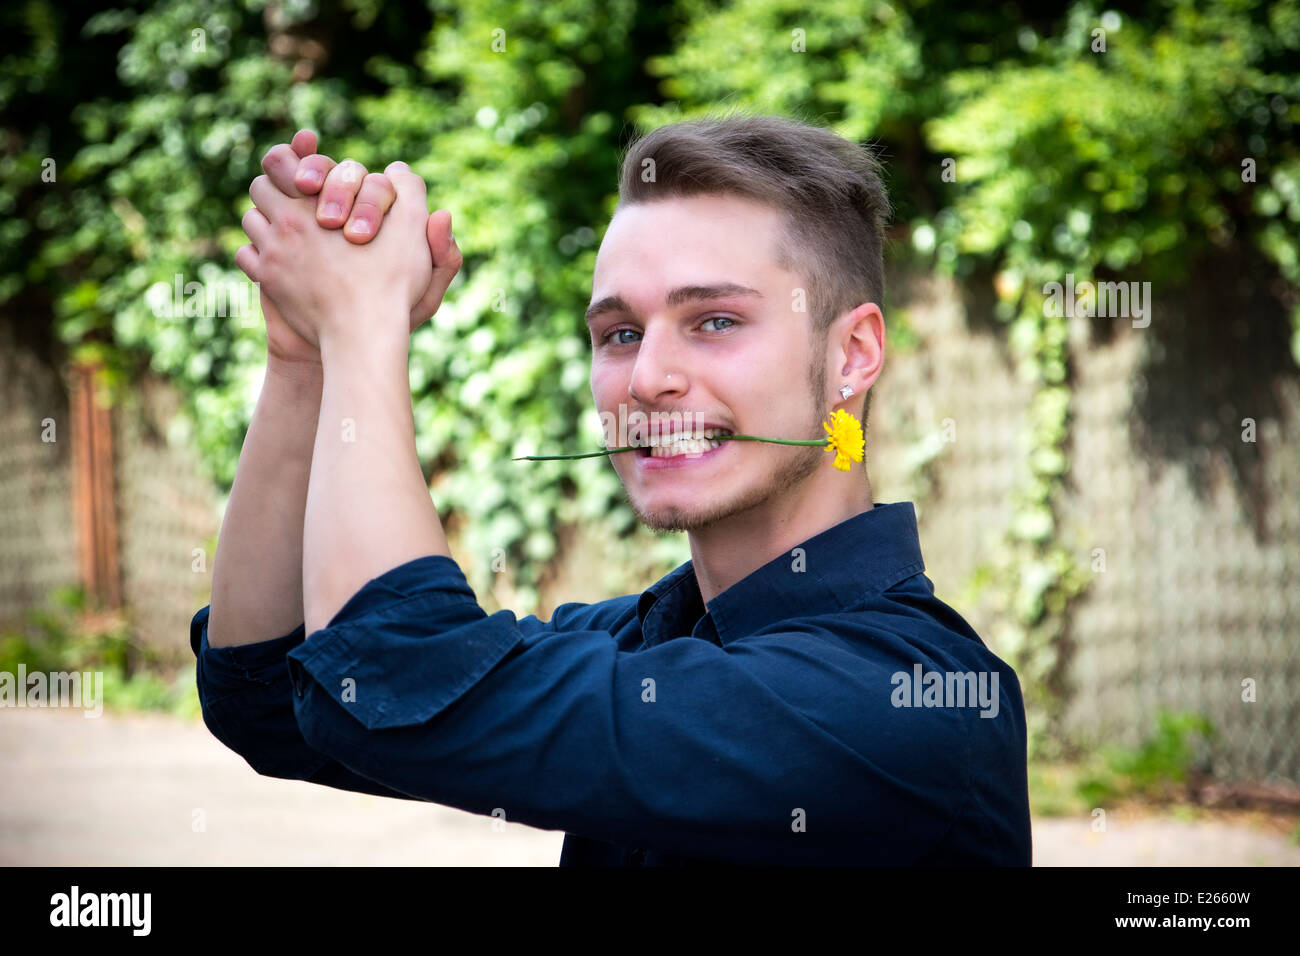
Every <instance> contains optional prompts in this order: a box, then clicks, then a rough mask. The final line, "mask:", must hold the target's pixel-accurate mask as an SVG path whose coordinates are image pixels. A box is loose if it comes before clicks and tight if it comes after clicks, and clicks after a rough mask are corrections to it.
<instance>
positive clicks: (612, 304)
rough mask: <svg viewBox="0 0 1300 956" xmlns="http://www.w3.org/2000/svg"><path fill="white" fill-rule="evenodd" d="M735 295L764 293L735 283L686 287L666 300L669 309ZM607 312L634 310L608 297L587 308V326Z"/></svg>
mask: <svg viewBox="0 0 1300 956" xmlns="http://www.w3.org/2000/svg"><path fill="white" fill-rule="evenodd" d="M734 295H751V296H757V297H758V298H760V299H761V298H762V297H763V293H761V292H759V291H758V290H757V289H751V288H749V286H744V285H739V284H737V283H735V282H720V283H718V284H717V285H684V286H678V287H677V288H676V289H673V290H671V291H670V292H669V293H668V297H667V299H666V301H667V304H668V306H669V308H672V307H673V306H678V305H683V304H684V303H687V302H705V301H708V300H710V299H725V298H728V297H730V296H734ZM607 312H626V313H628V314H632V312H633V309H632V307H631V306H629V305H628V304H627V302H625V301H624V300H623V298H622V297H620V296H617V295H607V296H605V298H603V299H601V300H600V301H599V302H593V303H592V304H591V305H590V306H588V307H587V318H586V321H587V325H588V327H590V326H591V323H592V322H594V321H595V320H596V319H598V318H600V317H601V316H602V315H604V314H605V313H607Z"/></svg>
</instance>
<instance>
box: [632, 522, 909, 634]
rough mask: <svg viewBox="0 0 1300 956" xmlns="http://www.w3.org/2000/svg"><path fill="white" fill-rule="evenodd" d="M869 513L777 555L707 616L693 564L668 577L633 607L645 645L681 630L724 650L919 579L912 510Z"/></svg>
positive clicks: (709, 609) (720, 597)
mask: <svg viewBox="0 0 1300 956" xmlns="http://www.w3.org/2000/svg"><path fill="white" fill-rule="evenodd" d="M873 505H874V506H873V507H872V508H871V510H869V511H863V512H860V513H859V514H856V515H854V516H853V517H851V518H848V519H846V520H844V521H841V522H840V523H839V524H837V525H835V526H834V527H832V528H828V529H827V530H825V531H823V532H821V533H819V534H816V535H813V537H811V538H809V539H808V540H806V541H804V542H802V543H801V544H799V545H796V546H795V548H793V549H791V550H790V551H788V552H784V553H782V554H779V555H777V556H776V557H775V558H773V559H772V560H771V561H769V562H768V563H767V564H765V565H763V566H762V567H761V568H759V569H758V570H756V571H754V572H753V573H751V574H750V575H749V576H747V577H745V578H744V579H742V580H740V581H738V582H736V583H735V584H733V585H732V586H731V587H729V588H727V590H725V591H723V592H722V593H721V594H719V595H718V596H717V597H715V598H714V599H713V600H712V601H711V602H709V604H708V607H707V613H706V607H705V604H704V601H703V598H702V597H701V595H700V587H699V582H698V581H696V579H695V568H694V566H693V562H691V561H687V562H686V563H685V564H683V565H681V566H680V567H678V568H676V569H675V570H673V571H671V572H669V573H668V574H667V575H665V576H664V577H663V578H661V579H660V580H658V581H656V582H655V583H654V584H652V585H651V586H650V587H649V588H647V589H646V590H645V591H644V592H642V594H641V596H640V597H639V598H638V599H637V606H636V611H637V617H638V618H640V620H641V631H642V634H643V635H644V637H645V642H646V644H647V645H650V646H653V645H655V644H659V643H662V642H663V641H665V640H670V639H672V638H674V637H680V636H682V634H684V633H685V632H686V629H687V628H691V634H692V636H703V637H706V638H708V639H710V640H712V639H713V638H712V635H714V634H716V636H717V640H718V642H719V643H722V644H726V643H729V642H731V641H735V640H738V639H740V638H742V637H745V636H746V635H748V634H752V633H754V632H755V631H757V630H758V629H759V628H761V627H764V626H766V625H768V624H772V623H775V622H778V621H783V620H787V619H790V618H796V617H809V616H812V615H814V614H825V613H827V612H829V611H836V610H842V609H845V608H849V607H852V606H854V605H855V604H858V603H860V602H861V601H862V600H864V599H865V598H866V597H868V596H869V595H871V594H874V593H877V592H880V591H883V590H885V589H887V588H890V587H892V586H893V585H895V584H897V583H898V582H899V581H901V580H903V579H904V578H907V577H910V576H912V575H913V574H916V573H918V572H922V571H924V570H925V563H924V561H923V560H922V559H921V542H920V538H919V536H918V534H917V528H916V509H915V508H914V507H913V505H912V502H910V501H899V502H894V503H890V504H885V503H881V502H874V503H873Z"/></svg>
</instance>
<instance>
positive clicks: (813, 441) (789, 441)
mask: <svg viewBox="0 0 1300 956" xmlns="http://www.w3.org/2000/svg"><path fill="white" fill-rule="evenodd" d="M733 439H734V440H736V441H770V442H772V443H773V444H774V445H823V446H829V445H830V439H829V438H809V439H802V438H763V437H761V436H759V435H719V436H717V441H731V440H733ZM644 447H645V446H644V445H624V446H623V447H622V448H607V449H605V450H604V451H585V452H581V453H580V454H577V455H521V456H519V457H518V458H511V459H510V460H511V461H567V460H570V459H573V458H595V457H596V456H597V455H616V454H618V453H619V452H621V451H635V450H636V449H638V448H644Z"/></svg>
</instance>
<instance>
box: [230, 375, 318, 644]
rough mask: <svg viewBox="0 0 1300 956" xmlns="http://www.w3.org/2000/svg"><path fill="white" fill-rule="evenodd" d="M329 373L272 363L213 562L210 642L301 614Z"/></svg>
mask: <svg viewBox="0 0 1300 956" xmlns="http://www.w3.org/2000/svg"><path fill="white" fill-rule="evenodd" d="M323 384H324V379H323V374H322V373H321V371H320V369H319V368H317V369H315V370H314V371H313V370H311V369H301V368H295V369H293V370H282V369H280V368H278V367H276V366H275V365H274V363H273V364H272V366H271V367H269V368H268V371H267V374H266V379H265V382H264V383H263V385H262V394H261V396H260V397H259V398H258V401H257V408H256V409H255V410H254V412H253V420H252V422H251V423H250V425H249V429H248V434H247V436H245V438H244V447H243V450H242V451H241V452H240V455H239V466H238V468H237V469H236V471H235V482H234V486H233V487H232V489H231V494H230V502H229V504H228V505H227V506H226V514H225V518H224V519H223V520H222V523H221V536H220V538H219V539H218V541H217V556H216V561H215V563H214V564H213V568H212V602H211V611H210V613H209V618H208V644H209V646H211V647H225V646H231V645H238V644H253V643H256V642H258V641H265V640H270V639H271V638H274V637H280V636H281V635H284V634H287V633H288V632H290V631H292V630H293V629H294V628H295V627H297V626H298V624H299V623H301V622H302V621H303V619H304V618H303V586H302V542H303V521H304V516H305V513H306V507H307V483H308V479H309V477H310V475H311V458H312V449H313V446H314V443H315V436H316V423H317V419H318V417H319V414H320V403H321V392H322V388H323Z"/></svg>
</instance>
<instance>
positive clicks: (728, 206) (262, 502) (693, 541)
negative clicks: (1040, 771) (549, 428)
mask: <svg viewBox="0 0 1300 956" xmlns="http://www.w3.org/2000/svg"><path fill="white" fill-rule="evenodd" d="M314 151H315V141H314V137H312V136H310V134H306V133H300V134H299V136H298V137H297V138H295V140H294V148H293V149H291V148H290V147H289V146H278V147H276V148H275V149H273V150H272V151H271V152H270V153H268V154H267V157H266V159H265V160H264V163H263V165H264V168H265V169H266V171H267V175H266V176H260V177H258V179H257V180H255V181H254V184H253V187H252V189H251V190H250V193H251V194H252V196H253V199H254V200H255V202H256V205H257V208H256V209H255V210H252V211H250V213H249V214H248V216H246V217H245V220H244V226H245V230H246V231H247V232H248V234H249V237H250V239H251V240H252V242H253V246H246V247H244V248H243V249H241V250H240V253H239V256H238V257H237V261H238V262H239V263H240V266H241V268H243V269H244V270H245V271H246V272H247V273H248V274H249V276H250V277H251V278H253V279H255V280H258V281H260V282H261V288H262V292H263V295H264V297H265V298H266V300H267V301H266V305H265V308H266V313H267V322H268V342H269V344H268V351H269V359H268V374H267V380H266V385H265V387H264V391H263V394H262V398H261V400H260V401H259V404H258V408H257V412H256V413H255V415H254V418H253V423H252V426H251V427H250V430H249V435H248V438H247V441H246V443H245V446H244V452H243V455H242V456H241V460H240V464H239V471H238V474H237V477H236V480H235V487H234V489H233V492H232V496H231V501H230V505H229V508H228V510H227V514H226V517H225V522H224V524H223V528H222V534H221V537H220V545H219V547H218V553H217V560H216V566H215V569H214V580H213V599H212V604H211V605H210V607H207V608H204V609H202V610H200V611H199V612H198V614H196V615H195V617H194V620H193V623H192V626H191V644H192V646H193V648H194V651H195V654H196V655H197V657H198V684H199V690H200V694H201V698H202V701H203V714H204V719H205V721H206V722H207V725H208V726H209V728H211V730H212V732H213V734H214V735H216V736H217V738H218V739H220V740H222V741H223V742H224V743H226V744H227V745H228V746H230V747H231V748H233V749H234V750H235V751H237V752H238V753H240V754H242V755H243V756H244V757H245V758H246V759H247V760H248V762H249V763H250V765H252V767H253V768H254V769H255V770H257V771H258V772H259V773H262V774H266V775H270V776H276V777H283V778H288V779H300V780H308V781H311V782H314V783H320V784H325V785H327V786H333V787H340V788H343V789H349V790H358V791H363V792H366V793H374V794H384V795H389V796H394V797H404V798H411V799H421V800H430V801H435V802H438V803H443V804H447V805H449V806H454V807H459V808H461V809H464V810H469V811H471V812H475V813H481V814H495V815H496V816H498V817H500V816H504V817H505V818H506V819H508V820H513V821H516V822H521V823H525V824H528V825H530V826H534V827H540V828H543V829H562V830H564V831H566V833H567V836H566V839H565V844H564V851H563V854H562V857H561V861H560V862H561V864H562V865H566V864H599V865H628V864H630V865H638V864H644V865H672V864H683V863H751V864H753V863H846V864H854V863H861V864H1010V865H1028V864H1029V863H1030V826H1029V807H1028V793H1027V781H1026V765H1025V757H1026V754H1025V722H1024V709H1023V703H1022V699H1021V694H1020V687H1019V683H1018V681H1017V679H1016V676H1015V674H1014V672H1013V671H1012V670H1011V668H1009V667H1008V666H1007V665H1006V664H1005V663H1004V662H1002V661H1001V660H999V659H998V658H997V657H996V656H995V655H994V654H992V653H991V652H990V651H989V650H988V648H986V647H985V646H984V644H983V643H982V642H981V640H980V639H979V637H978V636H977V635H976V634H975V632H974V631H973V630H972V629H971V628H970V626H969V625H968V624H967V623H966V622H965V621H964V620H963V619H962V618H961V616H960V615H958V614H957V613H956V612H955V611H954V610H952V609H951V608H950V607H948V606H947V605H945V604H944V603H942V602H941V601H939V600H937V599H936V598H935V596H934V588H933V585H932V584H931V582H930V580H929V579H928V578H927V577H926V575H925V573H924V564H923V562H922V558H921V552H920V546H919V542H918V538H917V529H916V520H915V513H914V510H913V507H912V505H911V503H910V502H901V503H894V504H883V503H876V502H873V500H872V495H871V489H870V485H869V484H868V483H867V481H866V476H865V474H861V475H859V474H857V473H856V472H857V468H858V467H862V466H856V467H854V468H852V469H851V470H850V471H848V472H845V471H843V470H840V469H837V468H835V467H833V465H832V459H831V456H830V455H828V454H827V453H826V451H825V450H824V449H822V448H820V447H815V446H789V445H778V444H770V443H766V442H753V441H723V442H721V443H718V442H716V441H714V442H709V443H707V445H706V444H701V443H699V442H695V441H690V440H682V439H683V438H684V437H686V438H689V437H691V436H684V435H683V434H682V429H681V427H680V424H681V423H682V422H685V423H686V427H688V428H689V427H690V426H692V425H697V424H698V425H700V426H701V428H703V429H721V430H723V431H725V432H730V433H732V434H745V435H761V436H765V437H776V438H802V439H816V438H824V437H825V432H824V431H823V430H822V429H821V427H820V426H821V423H822V422H823V421H825V420H827V419H828V417H829V416H830V414H831V413H832V412H833V411H834V410H836V409H845V410H848V411H850V412H852V413H853V414H855V415H856V416H858V417H859V418H863V417H865V411H866V409H865V398H866V396H867V395H868V394H869V389H870V387H871V385H872V383H873V382H875V380H876V378H877V376H878V375H879V374H880V371H881V368H882V363H883V358H884V340H885V331H884V321H883V317H882V314H881V310H880V306H879V303H880V302H881V301H882V298H883V264H882V244H883V229H884V222H885V220H886V217H887V215H888V200H887V197H886V194H885V190H884V187H883V185H882V184H881V181H880V176H879V167H878V165H877V163H876V161H875V160H874V158H873V157H872V156H871V154H870V153H869V152H868V151H867V150H865V149H863V148H861V147H858V146H856V145H854V144H852V143H849V142H847V141H845V140H843V139H841V138H839V137H837V136H835V135H833V134H831V133H830V132H828V131H825V130H821V129H817V128H814V127H811V126H807V125H803V124H800V123H796V122H791V121H787V120H782V119H778V118H773V117H730V118H724V119H711V120H702V121H692V122H686V123H678V124H673V125H671V126H667V127H663V128H661V129H659V130H657V131H655V132H654V133H652V134H650V135H649V136H647V137H645V138H643V139H641V140H639V141H638V142H637V143H636V144H634V145H633V146H632V147H631V149H630V150H629V152H628V154H627V157H626V159H625V163H624V170H623V176H622V182H621V184H620V203H619V206H618V208H617V210H616V212H615V215H614V217H613V219H612V221H611V222H610V224H609V227H608V230H607V232H606V234H605V236H604V239H603V242H602V244H601V248H600V253H599V256H598V258H597V262H596V269H595V275H594V277H593V290H592V300H591V307H590V308H589V310H588V313H587V323H588V326H589V329H590V333H591V340H592V366H591V387H592V394H593V397H594V399H595V402H596V407H597V409H598V410H599V411H600V412H601V413H602V416H603V420H619V421H625V420H629V419H630V418H631V417H632V416H633V415H634V414H635V413H640V414H643V415H645V416H647V418H648V419H649V421H650V423H651V424H650V429H649V432H648V434H645V433H641V434H640V435H639V440H637V436H636V435H634V439H633V441H631V442H629V443H631V444H637V445H654V446H657V447H655V448H653V449H651V448H648V447H646V448H640V447H639V448H638V449H636V450H632V451H624V452H619V453H616V454H613V455H612V456H611V461H612V464H613V466H614V468H615V469H616V471H617V472H618V475H619V477H620V478H621V479H622V482H623V484H624V487H625V489H626V493H627V497H628V501H629V502H630V504H631V506H632V507H633V509H634V510H635V511H636V513H637V515H638V516H639V517H640V518H641V520H642V521H644V522H645V523H646V524H648V525H650V526H651V527H654V528H658V529H677V530H684V531H686V532H687V534H688V536H689V539H690V548H691V555H692V559H691V561H688V562H687V563H686V564H684V565H682V566H681V567H679V568H678V569H676V570H675V571H673V572H672V573H670V574H669V575H667V576H666V577H665V578H663V579H662V580H660V581H658V582H657V583H655V584H653V585H652V586H651V587H649V588H648V589H647V590H646V591H644V592H643V593H641V594H639V595H638V594H633V595H627V596H624V597H618V598H614V599H612V600H609V601H604V602H601V603H598V604H575V603H570V604H563V605H561V606H560V607H558V608H557V609H556V610H555V613H554V615H553V616H552V618H551V619H550V620H549V621H545V622H544V621H541V620H539V619H538V618H536V617H533V616H529V617H526V618H523V619H517V618H516V617H515V615H514V614H513V613H511V612H510V611H500V612H497V613H495V614H492V615H488V614H487V613H486V612H484V611H483V610H482V608H480V606H479V605H478V603H477V601H476V599H475V597H474V594H473V592H472V591H471V590H470V588H469V586H468V585H467V583H466V580H465V578H464V575H463V574H462V573H461V571H460V568H459V567H458V566H457V564H456V562H455V561H454V560H453V559H452V558H451V555H450V553H449V551H448V548H447V543H446V538H445V537H444V535H443V531H442V526H441V524H440V522H439V520H438V516H437V513H436V511H435V509H434V507H433V505H432V502H431V500H430V496H429V494H428V489H427V487H426V486H425V483H424V481H423V478H422V475H421V472H420V468H419V463H418V459H417V457H416V453H415V445H414V428H413V423H412V412H411V402H410V395H409V390H408V377H407V351H406V349H407V340H408V336H409V333H410V330H411V326H412V325H413V324H414V325H418V324H419V322H420V321H422V320H423V319H424V318H425V317H427V316H428V314H430V313H431V312H432V311H433V310H434V309H436V308H437V306H438V304H439V303H440V302H441V299H442V295H443V293H444V292H445V290H446V288H447V285H448V283H449V282H450V281H451V279H452V277H453V276H454V275H455V272H456V271H457V269H458V268H459V266H460V254H459V251H458V250H457V249H456V247H455V244H454V240H453V239H452V238H451V235H450V217H449V216H446V215H445V214H444V213H443V212H442V211H438V212H435V213H434V214H433V215H432V216H427V206H426V204H425V203H426V199H425V193H424V184H423V182H422V181H421V180H420V179H419V178H418V177H416V176H414V175H413V174H411V173H410V171H409V170H408V169H407V168H406V167H405V166H404V165H403V164H393V165H392V166H390V167H388V170H387V171H386V175H385V176H377V175H374V174H371V175H364V176H363V174H364V170H363V169H361V168H360V167H359V164H355V163H347V162H345V163H344V164H342V165H340V166H335V165H334V164H333V162H332V161H331V160H329V159H328V158H326V157H322V156H318V155H314ZM309 154H310V155H309ZM302 157H305V158H302ZM300 158H301V162H300ZM313 174H314V178H313ZM318 191H319V193H320V196H319V200H317V199H314V198H313V195H312V194H314V193H316V192H318ZM345 222H346V227H345V228H344V230H343V231H342V232H341V233H340V232H339V231H338V227H339V226H343V225H344V224H345ZM358 222H362V223H364V225H363V226H361V227H360V228H358V226H357V223H358ZM381 222H382V225H383V229H382V231H381V230H380V225H381ZM430 260H432V261H430ZM317 348H319V351H317ZM660 416H664V417H660ZM673 416H676V417H675V418H674V417H673ZM665 421H668V422H676V423H677V425H675V426H672V427H665V426H664V424H663V423H664V422H665ZM656 423H657V424H656ZM674 431H675V432H677V433H676V434H673V432H674ZM711 434H716V433H711ZM609 437H610V438H611V440H614V439H615V436H612V435H611V436H609ZM694 437H696V438H703V437H705V436H704V435H703V432H700V433H697V435H696V436H694ZM715 446H716V447H715ZM612 447H621V446H619V445H617V444H615V445H614V446H612ZM706 448H708V450H707V451H706ZM509 464H510V463H507V462H503V463H502V467H508V466H509ZM515 466H518V463H515ZM300 536H301V537H300ZM300 540H301V545H300V544H299V541H300ZM300 602H301V604H302V607H303V611H302V614H301V619H300V618H299V605H300ZM286 632H287V633H286ZM276 635H281V636H276ZM268 638H269V639H268Z"/></svg>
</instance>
